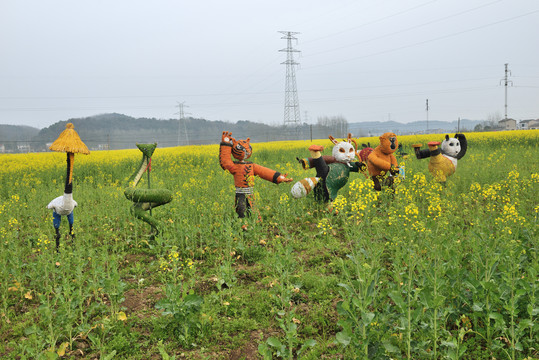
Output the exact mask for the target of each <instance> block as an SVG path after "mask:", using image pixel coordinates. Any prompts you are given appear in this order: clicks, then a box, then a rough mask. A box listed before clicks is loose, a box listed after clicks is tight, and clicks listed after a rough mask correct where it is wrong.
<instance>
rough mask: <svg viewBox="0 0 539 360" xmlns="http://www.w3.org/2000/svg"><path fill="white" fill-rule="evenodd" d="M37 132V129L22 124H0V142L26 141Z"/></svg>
mask: <svg viewBox="0 0 539 360" xmlns="http://www.w3.org/2000/svg"><path fill="white" fill-rule="evenodd" d="M38 133H39V129H37V128H34V127H31V126H24V125H2V124H0V142H5V141H28V140H30V139H32V138H33V137H34V136H36V135H37V134H38Z"/></svg>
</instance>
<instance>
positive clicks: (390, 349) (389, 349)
mask: <svg viewBox="0 0 539 360" xmlns="http://www.w3.org/2000/svg"><path fill="white" fill-rule="evenodd" d="M382 344H383V345H384V348H385V349H386V351H387V352H390V353H396V352H400V349H399V347H398V346H395V345H393V344H392V343H391V342H389V341H388V340H384V341H382Z"/></svg>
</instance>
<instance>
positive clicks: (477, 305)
mask: <svg viewBox="0 0 539 360" xmlns="http://www.w3.org/2000/svg"><path fill="white" fill-rule="evenodd" d="M483 305H484V304H483V303H474V304H473V306H472V310H473V311H476V312H480V311H483Z"/></svg>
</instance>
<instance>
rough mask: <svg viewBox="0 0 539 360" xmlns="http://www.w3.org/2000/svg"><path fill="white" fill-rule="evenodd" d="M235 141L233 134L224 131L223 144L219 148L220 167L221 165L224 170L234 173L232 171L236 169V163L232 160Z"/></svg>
mask: <svg viewBox="0 0 539 360" xmlns="http://www.w3.org/2000/svg"><path fill="white" fill-rule="evenodd" d="M233 141H234V138H233V137H232V133H231V132H228V131H223V135H222V136H221V144H220V146H219V165H221V167H222V168H223V170H228V171H230V172H232V169H233V168H234V162H233V161H232V159H231V158H230V156H231V155H230V154H231V153H232V142H233Z"/></svg>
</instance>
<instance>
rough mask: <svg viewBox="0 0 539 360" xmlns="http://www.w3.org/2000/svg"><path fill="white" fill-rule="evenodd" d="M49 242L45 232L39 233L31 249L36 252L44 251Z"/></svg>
mask: <svg viewBox="0 0 539 360" xmlns="http://www.w3.org/2000/svg"><path fill="white" fill-rule="evenodd" d="M50 243H51V242H50V240H49V237H48V236H47V235H46V234H41V235H40V236H39V237H38V238H37V240H36V245H35V247H34V249H33V251H34V252H36V253H39V252H42V251H45V250H47V249H48V248H49V244H50Z"/></svg>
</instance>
